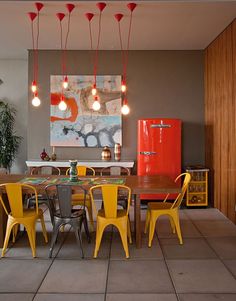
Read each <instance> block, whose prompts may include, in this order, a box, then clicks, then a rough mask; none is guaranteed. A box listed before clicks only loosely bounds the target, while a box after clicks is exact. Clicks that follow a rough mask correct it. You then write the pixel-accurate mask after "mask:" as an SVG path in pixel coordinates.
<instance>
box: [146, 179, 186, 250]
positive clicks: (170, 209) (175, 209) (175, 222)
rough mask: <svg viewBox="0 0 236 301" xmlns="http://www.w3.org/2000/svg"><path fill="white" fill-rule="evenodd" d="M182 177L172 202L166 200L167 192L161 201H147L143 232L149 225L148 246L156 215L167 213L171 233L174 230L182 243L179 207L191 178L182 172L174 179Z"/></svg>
mask: <svg viewBox="0 0 236 301" xmlns="http://www.w3.org/2000/svg"><path fill="white" fill-rule="evenodd" d="M182 177H184V181H183V185H182V189H181V192H180V193H179V194H178V196H177V197H176V199H175V201H174V202H173V203H168V202H166V201H167V199H168V196H169V194H168V195H167V196H166V198H165V200H164V201H163V202H162V203H154V202H150V203H148V208H147V215H146V224H145V230H144V233H147V230H148V227H149V240H148V246H149V247H151V245H152V239H153V235H154V231H155V225H156V221H157V219H158V217H159V216H161V215H168V217H169V219H170V223H171V228H172V231H173V233H175V230H176V232H177V235H178V238H179V242H180V244H181V245H182V244H183V239H182V235H181V229H180V224H179V207H180V205H181V202H182V200H183V197H184V194H185V192H186V190H187V187H188V184H189V182H190V180H191V176H190V174H189V173H182V174H180V175H179V176H178V177H177V178H176V179H175V182H177V181H178V180H179V179H180V178H182Z"/></svg>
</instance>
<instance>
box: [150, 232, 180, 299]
mask: <svg viewBox="0 0 236 301" xmlns="http://www.w3.org/2000/svg"><path fill="white" fill-rule="evenodd" d="M155 234H156V236H157V240H158V243H159V246H160V249H161V252H162V254H163V261H164V263H165V265H166V269H167V272H168V275H169V277H170V281H171V283H172V286H173V288H174V292H175V295H176V298H177V300H178V301H179V300H180V299H179V296H178V294H177V291H176V287H175V283H174V279H172V277H171V273H170V270H169V266H168V264H167V261H166V258H165V253H164V250H163V249H162V245H161V243H160V239H159V238H158V235H157V229H156V228H155Z"/></svg>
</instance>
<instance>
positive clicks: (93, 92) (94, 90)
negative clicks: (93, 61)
mask: <svg viewBox="0 0 236 301" xmlns="http://www.w3.org/2000/svg"><path fill="white" fill-rule="evenodd" d="M96 94H97V88H96V85H95V84H94V85H93V89H92V95H93V96H95V95H96Z"/></svg>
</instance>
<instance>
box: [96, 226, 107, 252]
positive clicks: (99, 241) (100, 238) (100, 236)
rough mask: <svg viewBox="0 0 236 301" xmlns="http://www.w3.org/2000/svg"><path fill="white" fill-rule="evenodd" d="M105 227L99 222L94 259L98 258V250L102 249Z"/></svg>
mask: <svg viewBox="0 0 236 301" xmlns="http://www.w3.org/2000/svg"><path fill="white" fill-rule="evenodd" d="M105 227H106V224H100V223H99V222H98V221H97V233H96V243H95V249H94V254H93V257H94V258H97V255H98V250H99V248H100V244H101V240H102V235H103V231H104V229H105Z"/></svg>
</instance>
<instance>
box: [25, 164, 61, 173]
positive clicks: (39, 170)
mask: <svg viewBox="0 0 236 301" xmlns="http://www.w3.org/2000/svg"><path fill="white" fill-rule="evenodd" d="M60 174H61V171H60V169H59V168H58V167H55V166H51V165H47V166H46V165H45V166H37V167H34V168H33V169H32V170H31V175H60Z"/></svg>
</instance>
